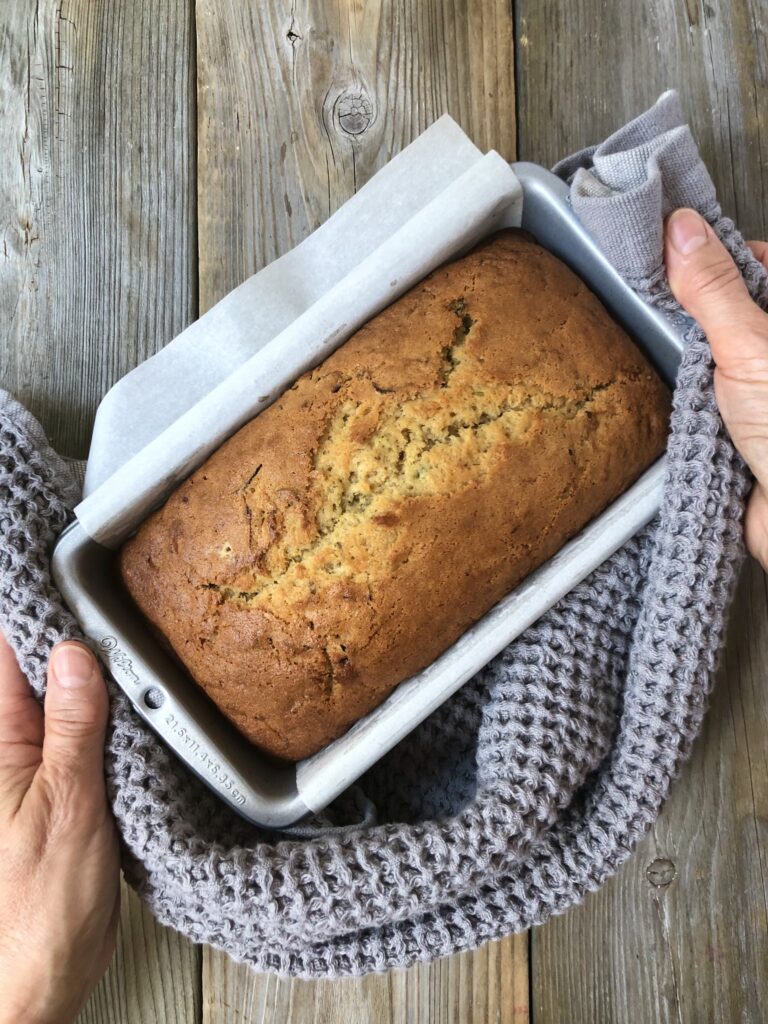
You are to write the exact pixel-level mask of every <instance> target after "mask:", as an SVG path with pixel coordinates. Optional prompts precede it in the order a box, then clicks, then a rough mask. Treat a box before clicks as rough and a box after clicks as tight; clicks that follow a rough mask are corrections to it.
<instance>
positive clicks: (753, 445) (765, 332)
mask: <svg viewBox="0 0 768 1024" xmlns="http://www.w3.org/2000/svg"><path fill="white" fill-rule="evenodd" d="M750 248H751V249H752V251H753V252H754V254H755V256H756V257H757V258H758V259H759V260H760V261H761V262H762V263H763V265H764V266H765V267H766V269H768V244H767V243H765V242H751V243H750ZM665 261H666V266H667V277H668V278H669V285H670V288H671V289H672V292H673V293H674V295H675V298H676V299H677V300H678V302H679V303H680V304H681V305H682V306H683V307H684V309H685V310H686V311H687V312H688V313H690V315H691V316H692V317H693V318H694V319H695V320H697V321H698V322H699V324H700V325H701V327H702V328H703V329H704V333H705V334H706V336H707V339H708V340H709V344H710V347H711V349H712V355H713V357H714V360H715V364H716V369H715V397H716V399H717V404H718V407H719V409H720V413H721V415H722V417H723V421H724V422H725V425H726V427H727V428H728V432H729V433H730V435H731V438H732V439H733V443H734V444H735V446H736V447H737V448H738V450H739V451H740V452H741V454H742V456H743V457H744V460H745V461H746V462H747V464H748V465H749V468H750V469H751V470H752V472H753V473H754V475H755V486H754V488H753V490H752V496H751V498H750V500H749V505H748V506H747V516H746V522H745V527H744V529H745V538H746V542H747V547H748V548H749V550H750V552H751V553H752V554H753V555H754V556H755V558H757V559H758V561H759V562H760V563H761V564H762V566H763V568H764V569H766V570H767V571H768V316H767V315H766V314H765V313H763V311H762V310H761V309H760V308H759V307H758V306H757V305H756V304H755V303H754V302H753V301H752V299H751V298H750V296H749V293H748V292H747V289H746V285H745V284H744V280H743V278H742V277H741V274H740V273H739V271H738V269H737V267H736V264H735V263H734V262H733V260H732V259H731V257H730V255H729V254H728V251H727V250H726V248H725V246H724V245H723V244H722V242H721V241H720V240H719V239H718V237H717V236H716V235H715V233H714V231H713V230H712V228H711V227H710V226H709V224H707V222H706V221H705V220H704V218H703V217H700V216H699V214H698V213H696V212H695V211H693V210H685V209H684V210H676V211H675V212H674V213H673V214H672V215H671V216H670V217H669V218H668V220H667V224H666V233H665Z"/></svg>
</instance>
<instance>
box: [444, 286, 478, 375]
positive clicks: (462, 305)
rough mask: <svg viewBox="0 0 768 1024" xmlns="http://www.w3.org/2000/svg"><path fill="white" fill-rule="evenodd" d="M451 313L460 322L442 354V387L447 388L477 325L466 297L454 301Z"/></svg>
mask: <svg viewBox="0 0 768 1024" xmlns="http://www.w3.org/2000/svg"><path fill="white" fill-rule="evenodd" d="M449 309H450V311H451V312H452V313H453V314H454V316H456V317H457V319H458V321H459V325H458V327H456V328H454V331H453V338H452V339H451V342H450V344H448V345H446V346H445V347H444V348H443V350H442V352H441V353H440V355H441V358H442V364H441V366H440V386H441V387H444V388H447V387H448V381H449V380H450V378H451V374H453V372H454V371H455V370H456V367H457V366H458V365H459V363H460V362H461V358H460V357H459V351H460V350H461V349H462V348H463V347H464V345H465V344H466V341H467V338H468V336H469V333H470V331H471V330H472V328H473V327H474V325H475V319H474V317H473V316H472V314H471V313H470V312H469V310H468V309H467V301H466V299H465V298H464V296H463V295H462V296H460V297H459V298H458V299H454V300H453V302H452V303H451V304H450V306H449Z"/></svg>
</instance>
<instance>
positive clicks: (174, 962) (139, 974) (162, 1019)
mask: <svg viewBox="0 0 768 1024" xmlns="http://www.w3.org/2000/svg"><path fill="white" fill-rule="evenodd" d="M122 899H123V904H122V908H121V914H120V931H119V933H118V939H117V942H118V946H117V956H116V958H115V960H114V961H113V963H112V966H111V967H110V969H109V971H107V973H106V975H105V976H104V978H103V979H102V981H101V982H100V983H99V985H98V986H97V987H96V989H95V991H94V992H93V994H92V995H91V998H90V999H89V1000H88V1003H87V1004H86V1007H85V1009H84V1010H83V1012H82V1013H81V1015H80V1017H79V1018H78V1024H197V1022H198V1021H200V1020H201V1016H202V1008H201V1000H202V986H201V981H200V959H201V957H200V950H199V947H197V946H194V945H193V944H192V943H191V942H188V941H187V940H186V939H183V938H182V937H181V936H180V935H178V934H177V933H176V932H174V931H172V930H171V929H170V928H163V927H161V926H160V925H159V924H158V923H157V922H156V921H155V919H154V918H153V917H152V915H151V914H150V913H149V911H148V910H147V908H146V907H145V906H144V904H143V903H142V902H141V901H140V900H139V898H138V897H137V896H136V894H135V893H134V892H133V891H132V890H131V889H129V888H128V886H127V885H126V884H125V882H123V883H122Z"/></svg>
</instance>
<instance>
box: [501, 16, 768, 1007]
mask: <svg viewBox="0 0 768 1024" xmlns="http://www.w3.org/2000/svg"><path fill="white" fill-rule="evenodd" d="M516 11H517V19H518V22H517V28H518V53H517V61H518V73H519V82H520V99H521V103H520V107H519V110H518V117H519V146H520V156H521V158H522V159H532V160H537V161H539V162H542V163H546V164H549V163H552V162H554V161H555V160H556V159H557V158H558V157H560V156H562V155H564V154H566V153H568V152H571V151H573V150H575V149H578V148H580V147H581V146H583V145H586V144H588V143H590V142H595V141H599V139H600V138H602V137H604V136H605V135H606V134H607V133H609V132H610V131H611V130H612V129H614V128H616V127H618V126H619V125H621V124H622V123H623V122H624V121H625V120H627V119H628V118H629V117H631V116H633V115H635V114H637V113H639V112H640V111H641V110H642V109H643V108H644V107H645V106H646V105H648V104H650V103H651V102H653V100H654V99H655V98H656V96H657V95H658V94H659V93H660V92H661V91H663V90H664V89H665V88H667V87H669V86H670V85H674V86H676V87H677V88H679V90H680V93H681V96H682V99H683V103H684V105H685V108H686V110H687V112H688V115H689V116H690V119H691V122H692V125H693V128H694V131H695V133H696V136H697V139H698V140H699V143H700V146H701V149H702V153H703V156H704V159H705V160H706V161H707V163H708V165H709V167H710V169H711V170H712V172H713V176H714V178H715V180H716V183H717V186H718V191H719V193H720V196H721V200H722V202H723V206H724V209H725V211H726V212H727V213H729V214H731V215H733V216H735V217H736V218H737V219H738V222H739V224H740V225H741V226H742V228H743V229H744V230H745V232H746V233H747V235H748V236H751V237H765V236H766V234H767V233H768V225H767V224H766V217H768V204H767V203H766V198H767V197H766V192H765V170H764V167H765V166H766V160H767V159H768V148H767V147H768V121H767V120H766V113H765V112H766V110H768V102H767V101H768V86H767V85H766V82H768V77H767V72H768V59H767V57H766V51H765V33H764V28H765V25H764V24H763V23H764V21H765V17H766V9H765V5H764V4H762V5H761V4H756V3H749V2H747V3H739V4H717V5H715V4H712V5H710V4H707V3H700V2H699V0H688V2H687V3H680V4H671V3H667V2H663V0H654V2H652V3H647V4H634V5H630V4H628V3H622V4H615V5H611V4H603V3H597V2H590V0H577V2H576V3H573V2H567V0H517V3H516ZM761 24H762V31H761V30H760V26H761ZM585 46H586V47H587V50H586V51H585ZM586 54H588V55H589V59H585V56H586ZM574 97H577V98H578V99H577V101H576V102H574ZM761 117H762V120H761ZM767 609H768V601H767V600H766V580H765V576H764V575H763V573H762V572H761V571H760V570H759V569H758V568H757V567H756V566H754V565H752V566H750V568H749V569H748V571H747V573H746V575H745V578H744V580H743V581H742V585H741V588H740V590H739V594H738V598H737V601H736V606H735V609H734V612H733V628H732V630H731V633H730V637H729V642H728V646H727V653H726V656H725V659H724V665H723V669H722V671H721V673H720V679H719V682H718V685H717V689H716V691H715V694H714V697H713V702H712V708H711V711H710V714H709V717H708V719H707V724H706V728H705V731H704V735H703V736H702V738H701V739H700V741H699V742H698V744H697V745H696V748H695V753H694V756H693V759H692V761H691V763H690V764H689V766H688V767H687V768H686V770H685V772H684V774H683V776H682V778H681V779H680V780H679V781H678V782H677V784H676V785H675V787H674V789H673V792H672V796H671V798H670V800H669V802H668V804H667V806H666V808H665V810H664V812H663V814H662V816H661V819H660V820H659V822H658V823H657V825H656V827H655V828H654V830H653V833H652V835H651V836H649V837H648V839H647V840H646V841H645V842H644V843H643V844H642V845H641V847H640V849H639V850H638V852H637V853H636V855H635V856H634V858H633V859H632V860H631V861H630V862H629V863H628V864H627V865H626V866H625V867H624V869H623V870H622V871H621V872H620V873H619V875H618V877H617V878H616V879H614V880H613V881H612V882H611V883H610V884H609V885H607V886H606V887H605V888H604V889H603V890H602V891H601V892H600V893H598V894H596V895H594V896H591V897H590V898H589V899H588V900H587V902H586V903H585V904H584V905H583V906H582V907H581V908H579V909H576V910H573V911H571V912H570V913H568V914H566V915H564V916H563V917H561V918H558V919H555V920H553V921H551V922H550V923H549V924H548V925H546V926H544V927H542V928H540V929H537V930H536V931H535V933H534V935H533V937H532V951H531V958H532V1008H531V1009H532V1016H533V1017H534V1018H535V1019H536V1020H537V1022H540V1024H547V1022H553V1024H555V1022H560V1021H562V1020H568V1021H569V1022H571V1024H582V1022H583V1024H587V1022H589V1024H593V1022H595V1021H611V1022H612V1024H622V1022H628V1024H629V1022H631V1024H638V1022H644V1021H674V1022H675V1024H680V1022H691V1024H695V1022H698V1021H714V1020H717V1021H735V1020H739V1021H755V1022H757V1021H760V1020H764V1019H765V1018H764V1012H765V1011H764V1006H765V1001H766V998H767V997H768V990H767V989H766V977H768V914H767V913H766V906H767V901H768V897H767V895H766V879H767V878H768V870H767V869H768V771H766V767H767V765H768V728H767V726H768V691H767V690H766V687H765V685H764V683H765V679H766V677H767V676H768V631H767V630H766V621H767V616H766V611H767ZM761 1006H762V1009H761Z"/></svg>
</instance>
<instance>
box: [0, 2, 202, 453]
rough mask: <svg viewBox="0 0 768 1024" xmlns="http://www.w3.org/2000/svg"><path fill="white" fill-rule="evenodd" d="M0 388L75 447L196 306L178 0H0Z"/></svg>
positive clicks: (188, 62)
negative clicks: (126, 0)
mask: <svg viewBox="0 0 768 1024" xmlns="http://www.w3.org/2000/svg"><path fill="white" fill-rule="evenodd" d="M1 22H2V23H1V24H0V110H2V117H0V324H2V328H0V330H2V345H1V346H0V384H2V386H4V387H6V388H8V389H9V390H11V391H12V392H14V393H15V394H16V395H17V397H18V398H19V399H20V400H21V401H22V402H24V403H25V404H26V405H27V406H29V407H30V408H31V409H32V411H33V412H34V413H35V414H36V415H37V416H38V417H39V418H40V419H41V420H42V422H43V425H44V427H45V428H46V429H47V431H48V432H49V434H50V436H51V439H52V441H53V443H54V445H55V446H56V447H57V448H59V450H61V451H62V452H64V453H65V454H69V455H78V456H83V455H85V454H86V452H87V446H88V437H89V434H90V428H91V423H92V419H93V414H94V411H95V408H96V405H97V404H98V401H99V399H100V398H101V396H102V395H103V394H104V392H105V391H106V390H107V389H108V388H109V386H110V385H111V384H112V383H113V382H114V381H115V380H117V379H118V378H119V377H120V376H122V375H123V374H124V373H126V372H127V371H128V370H129V369H131V367H133V366H134V365H135V364H136V363H137V362H139V361H140V360H142V359H144V358H146V356H148V355H150V354H151V353H152V352H154V351H156V350H157V349H158V348H159V347H161V346H162V345H164V344H165V343H166V342H167V341H169V340H170V338H172V337H173V335H174V334H176V333H178V331H179V330H181V328H183V327H184V326H185V325H186V324H187V323H188V322H189V321H190V320H192V319H193V318H194V316H195V314H196V278H195V264H196V236H195V208H194V196H195V193H194V160H195V147H194V134H195V92H194V65H193V57H194V52H193V45H192V41H193V22H192V12H191V8H190V0H169V2H167V3H163V4H157V3H154V2H153V0H137V2H134V3H131V4H122V3H120V2H119V0H105V2H102V3H98V4H95V3H90V2H89V0H58V2H56V0H39V2H38V3H36V4H34V3H30V2H28V0H5V2H4V4H3V14H2V19H1Z"/></svg>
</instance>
